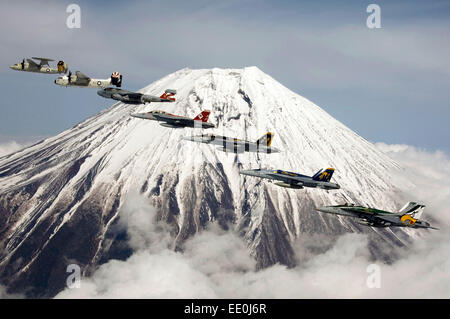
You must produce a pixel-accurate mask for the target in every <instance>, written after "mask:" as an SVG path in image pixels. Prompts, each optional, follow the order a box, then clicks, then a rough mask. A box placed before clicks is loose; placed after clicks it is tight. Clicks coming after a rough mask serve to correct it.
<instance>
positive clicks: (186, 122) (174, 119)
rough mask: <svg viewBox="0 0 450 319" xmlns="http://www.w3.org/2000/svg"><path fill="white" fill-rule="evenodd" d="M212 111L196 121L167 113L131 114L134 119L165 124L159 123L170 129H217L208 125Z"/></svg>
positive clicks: (205, 112)
mask: <svg viewBox="0 0 450 319" xmlns="http://www.w3.org/2000/svg"><path fill="white" fill-rule="evenodd" d="M209 113H211V111H202V112H201V113H200V114H199V115H197V116H196V117H195V118H194V119H190V118H188V117H184V116H179V115H174V114H170V113H166V112H164V111H150V112H147V113H135V114H131V116H133V117H137V118H141V119H146V120H153V121H159V122H164V123H159V125H161V126H165V127H170V128H184V127H194V128H212V127H216V126H215V125H214V124H212V123H208V117H209Z"/></svg>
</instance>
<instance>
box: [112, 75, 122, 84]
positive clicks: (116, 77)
mask: <svg viewBox="0 0 450 319" xmlns="http://www.w3.org/2000/svg"><path fill="white" fill-rule="evenodd" d="M111 84H112V85H115V86H116V87H118V88H120V87H122V74H120V73H119V72H113V73H112V74H111Z"/></svg>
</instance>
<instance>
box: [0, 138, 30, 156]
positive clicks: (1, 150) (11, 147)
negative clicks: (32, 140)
mask: <svg viewBox="0 0 450 319" xmlns="http://www.w3.org/2000/svg"><path fill="white" fill-rule="evenodd" d="M26 145H28V144H25V145H24V144H19V143H17V142H16V141H11V142H6V143H1V144H0V157H2V156H5V155H8V154H11V153H14V152H16V151H18V150H20V149H22V148H24V147H25V146H26Z"/></svg>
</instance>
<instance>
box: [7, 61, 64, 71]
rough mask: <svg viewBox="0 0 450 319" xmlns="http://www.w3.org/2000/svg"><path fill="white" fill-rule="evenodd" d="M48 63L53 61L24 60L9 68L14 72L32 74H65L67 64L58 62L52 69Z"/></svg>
mask: <svg viewBox="0 0 450 319" xmlns="http://www.w3.org/2000/svg"><path fill="white" fill-rule="evenodd" d="M32 59H35V60H39V61H40V62H39V64H38V63H36V62H34V61H33V60H32ZM50 61H54V60H52V59H47V58H37V57H32V58H31V59H27V61H26V62H25V59H23V60H22V62H21V63H16V64H14V65H12V66H10V68H11V69H13V70H16V71H24V72H34V73H48V74H60V73H67V70H68V69H69V66H68V65H67V63H64V61H59V62H58V64H57V68H52V67H50V65H49V64H48V62H50Z"/></svg>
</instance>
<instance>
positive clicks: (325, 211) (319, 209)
mask: <svg viewBox="0 0 450 319" xmlns="http://www.w3.org/2000/svg"><path fill="white" fill-rule="evenodd" d="M316 210H317V211H319V212H322V213H331V209H330V208H328V207H326V206H320V207H316Z"/></svg>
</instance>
